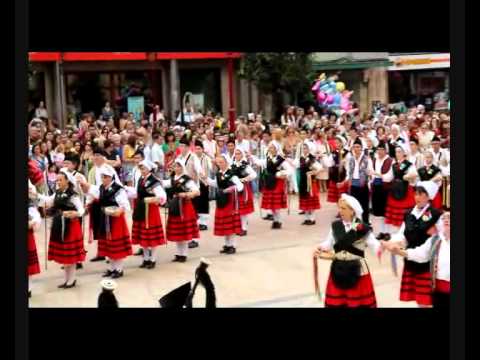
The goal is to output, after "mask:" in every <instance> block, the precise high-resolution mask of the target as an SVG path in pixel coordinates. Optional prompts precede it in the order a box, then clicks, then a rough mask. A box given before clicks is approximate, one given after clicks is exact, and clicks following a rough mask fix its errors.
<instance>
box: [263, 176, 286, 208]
mask: <svg viewBox="0 0 480 360" xmlns="http://www.w3.org/2000/svg"><path fill="white" fill-rule="evenodd" d="M287 206H288V204H287V194H286V191H285V179H277V182H276V184H275V187H274V188H273V189H271V190H270V189H267V188H264V189H263V191H262V209H268V210H279V209H286V208H287Z"/></svg>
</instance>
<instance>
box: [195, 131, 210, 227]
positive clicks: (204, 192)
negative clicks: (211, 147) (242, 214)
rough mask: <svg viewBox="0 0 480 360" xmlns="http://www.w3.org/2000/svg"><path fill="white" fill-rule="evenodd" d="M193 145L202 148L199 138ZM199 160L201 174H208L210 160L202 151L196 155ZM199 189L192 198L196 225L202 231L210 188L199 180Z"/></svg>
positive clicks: (205, 221)
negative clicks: (198, 155)
mask: <svg viewBox="0 0 480 360" xmlns="http://www.w3.org/2000/svg"><path fill="white" fill-rule="evenodd" d="M195 146H199V147H201V148H202V149H203V143H202V142H201V141H200V140H197V141H196V142H195ZM198 160H199V162H200V167H201V172H200V177H201V176H209V174H210V171H211V169H212V161H211V160H210V158H209V157H208V155H206V154H205V153H202V155H201V156H200V157H198ZM198 185H199V189H200V196H197V197H196V198H194V199H193V205H194V207H195V210H196V211H197V214H198V225H199V229H200V231H204V230H207V229H208V225H207V224H208V219H209V213H210V195H209V194H210V189H209V187H208V184H205V183H204V182H203V181H201V180H200V181H199V184H198Z"/></svg>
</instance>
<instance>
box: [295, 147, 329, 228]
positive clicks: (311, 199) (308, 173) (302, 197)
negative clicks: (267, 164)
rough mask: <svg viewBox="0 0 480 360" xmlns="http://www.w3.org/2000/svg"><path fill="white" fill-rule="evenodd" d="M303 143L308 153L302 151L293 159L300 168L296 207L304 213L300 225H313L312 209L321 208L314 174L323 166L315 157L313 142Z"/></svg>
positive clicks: (318, 186) (317, 181)
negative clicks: (304, 153) (303, 218)
mask: <svg viewBox="0 0 480 360" xmlns="http://www.w3.org/2000/svg"><path fill="white" fill-rule="evenodd" d="M304 145H305V146H307V147H308V155H307V156H304V155H303V153H302V156H300V158H299V159H298V160H297V159H296V160H295V161H294V165H295V167H296V168H298V169H299V170H300V181H299V186H298V190H299V206H298V207H299V209H300V210H302V211H303V212H304V215H305V221H304V222H303V224H302V225H314V224H315V215H314V211H315V210H319V209H320V208H321V205H320V184H319V180H318V179H317V177H316V176H315V175H316V173H318V172H319V171H320V170H322V169H324V167H323V166H322V164H321V163H320V162H319V161H317V159H316V158H315V155H314V154H315V144H314V143H312V142H310V141H308V142H305V143H304Z"/></svg>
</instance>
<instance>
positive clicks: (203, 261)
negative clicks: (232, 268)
mask: <svg viewBox="0 0 480 360" xmlns="http://www.w3.org/2000/svg"><path fill="white" fill-rule="evenodd" d="M200 262H201V263H204V264H207V265H212V262H211V261H210V260H208V259H205V258H203V257H202V258H201V259H200Z"/></svg>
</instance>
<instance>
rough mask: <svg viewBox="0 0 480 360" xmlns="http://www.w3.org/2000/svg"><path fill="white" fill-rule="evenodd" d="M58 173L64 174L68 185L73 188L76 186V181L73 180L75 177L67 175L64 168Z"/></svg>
mask: <svg viewBox="0 0 480 360" xmlns="http://www.w3.org/2000/svg"><path fill="white" fill-rule="evenodd" d="M59 173H61V174H64V175H65V176H66V177H67V180H68V182H69V183H71V184H72V185H73V186H74V187H76V186H77V180H76V179H75V177H74V176H73V175H72V174H71V173H69V172H68V171H67V170H66V168H63V169H61V170H60V171H59Z"/></svg>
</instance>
